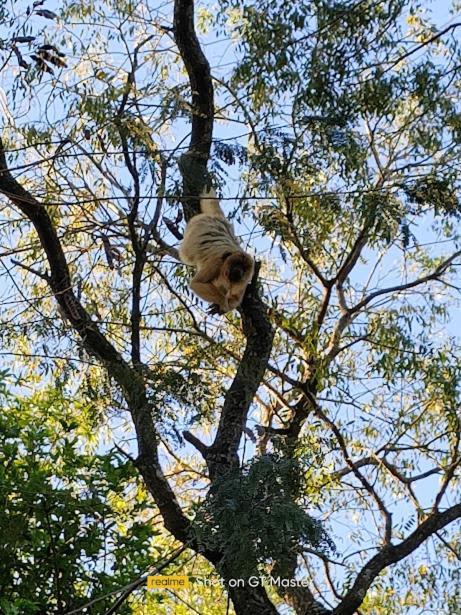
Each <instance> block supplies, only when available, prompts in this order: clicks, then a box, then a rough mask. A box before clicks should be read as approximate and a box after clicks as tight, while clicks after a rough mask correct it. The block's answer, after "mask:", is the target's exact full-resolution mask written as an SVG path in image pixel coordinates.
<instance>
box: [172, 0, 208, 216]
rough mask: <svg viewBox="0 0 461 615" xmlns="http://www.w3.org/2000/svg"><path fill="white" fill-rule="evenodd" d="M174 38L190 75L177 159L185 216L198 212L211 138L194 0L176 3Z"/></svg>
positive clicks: (205, 67)
mask: <svg viewBox="0 0 461 615" xmlns="http://www.w3.org/2000/svg"><path fill="white" fill-rule="evenodd" d="M174 38H175V41H176V44H177V46H178V49H179V53H180V55H181V58H182V61H183V62H184V66H185V67H186V70H187V74H188V76H189V83H190V87H191V91H192V132H191V138H190V142H189V149H188V151H187V152H186V153H185V154H183V156H182V157H181V160H180V168H181V174H182V177H183V194H185V195H188V196H187V198H185V197H183V206H184V215H185V218H186V220H189V219H190V218H191V217H192V216H193V215H194V214H196V213H199V211H200V203H199V198H198V197H199V195H200V193H201V191H202V188H203V185H204V184H205V182H206V179H207V163H208V158H209V156H210V149H211V139H212V136H213V120H214V96H213V81H212V78H211V71H210V65H209V63H208V60H207V59H206V57H205V54H204V53H203V51H202V49H201V47H200V43H199V40H198V38H197V34H196V33H195V25H194V0H175V5H174ZM189 195H197V196H189Z"/></svg>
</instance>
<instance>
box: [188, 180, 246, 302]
mask: <svg viewBox="0 0 461 615" xmlns="http://www.w3.org/2000/svg"><path fill="white" fill-rule="evenodd" d="M200 207H201V210H202V213H200V214H197V215H196V216H194V217H193V218H192V219H191V220H190V221H189V222H188V224H187V227H186V230H185V233H184V239H183V242H182V244H181V246H180V248H179V256H180V258H181V260H182V262H183V263H186V264H188V265H194V266H195V267H196V269H197V271H196V274H195V276H194V277H193V278H192V280H191V283H190V287H191V289H192V290H193V291H194V293H195V294H196V295H198V296H199V297H200V298H201V299H204V300H205V301H207V302H208V303H211V304H212V306H211V308H210V312H211V313H215V312H218V313H220V314H224V313H225V312H229V311H230V310H233V309H235V308H236V307H238V306H239V305H240V304H241V302H242V300H243V296H244V294H245V291H246V288H247V286H248V284H249V283H250V281H251V279H252V277H253V273H254V259H253V257H252V256H250V255H249V254H247V253H246V252H244V251H243V250H242V248H241V246H240V244H239V241H238V239H237V238H236V236H235V234H234V229H233V227H232V225H231V224H230V222H229V221H228V220H227V219H226V217H225V216H224V213H223V212H222V210H221V208H220V206H219V201H218V199H217V198H216V195H215V193H214V191H212V192H210V193H206V194H204V195H203V196H202V198H201V200H200Z"/></svg>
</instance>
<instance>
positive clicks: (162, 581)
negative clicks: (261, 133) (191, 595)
mask: <svg viewBox="0 0 461 615" xmlns="http://www.w3.org/2000/svg"><path fill="white" fill-rule="evenodd" d="M182 587H189V577H186V576H181V575H170V576H163V575H161V574H158V575H155V576H152V577H147V589H181V588H182Z"/></svg>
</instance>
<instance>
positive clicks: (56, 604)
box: [0, 390, 157, 615]
mask: <svg viewBox="0 0 461 615" xmlns="http://www.w3.org/2000/svg"><path fill="white" fill-rule="evenodd" d="M1 401H2V412H1V415H0V488H1V493H0V498H1V506H0V535H1V539H0V554H1V555H0V558H1V571H0V586H1V588H2V591H1V598H0V610H1V612H2V613H5V614H8V615H16V614H17V615H19V614H20V613H21V614H27V615H32V614H33V613H44V612H46V613H50V614H51V613H62V612H64V611H68V610H71V609H75V608H78V607H79V606H82V605H84V604H86V603H87V602H88V601H89V600H90V599H91V598H94V597H95V596H103V595H105V594H108V593H109V592H110V591H112V590H114V589H117V588H119V587H122V586H123V585H125V584H127V583H128V582H131V581H132V580H133V579H135V578H136V577H137V576H139V575H140V574H142V573H143V572H144V570H145V569H146V567H148V566H149V565H150V564H151V562H152V558H153V546H154V540H155V536H156V534H157V532H156V530H155V529H154V528H153V527H152V525H151V521H150V520H149V517H150V513H149V502H148V499H147V497H146V493H145V490H144V488H143V487H142V485H141V484H140V483H139V480H138V478H137V475H136V472H135V470H134V468H133V466H132V464H131V462H129V461H127V460H126V459H124V458H123V457H121V455H120V454H119V453H118V452H117V451H115V450H109V451H107V452H105V453H102V454H100V453H97V452H96V451H94V450H88V447H85V446H84V441H83V440H82V439H81V437H79V426H80V425H79V424H80V422H81V421H82V418H81V417H79V416H78V415H76V414H75V407H73V405H72V403H71V402H70V401H69V400H66V399H65V398H64V397H63V396H61V395H59V393H58V392H57V391H54V390H44V391H42V392H40V393H37V394H35V395H32V396H28V397H26V398H24V397H22V396H20V397H17V398H13V397H12V396H11V395H9V394H8V393H7V392H6V391H5V390H3V392H2V400H1ZM85 448H86V449H87V450H85ZM111 602H112V600H111V599H110V598H108V599H105V600H104V599H103V600H101V601H100V602H98V604H97V605H95V606H94V607H93V609H92V612H94V613H104V612H105V611H106V610H107V608H108V606H109V605H110V604H111ZM120 612H122V613H129V612H131V611H130V609H129V607H128V606H124V607H123V608H122V610H121V611H120Z"/></svg>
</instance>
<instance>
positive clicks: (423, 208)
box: [0, 0, 461, 615]
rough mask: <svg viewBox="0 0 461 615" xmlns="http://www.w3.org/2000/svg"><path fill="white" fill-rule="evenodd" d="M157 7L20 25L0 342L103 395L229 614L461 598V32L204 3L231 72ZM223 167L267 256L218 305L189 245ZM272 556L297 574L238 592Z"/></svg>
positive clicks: (67, 14) (70, 384)
mask: <svg viewBox="0 0 461 615" xmlns="http://www.w3.org/2000/svg"><path fill="white" fill-rule="evenodd" d="M167 7H168V9H171V14H173V13H174V17H173V19H171V15H169V13H168V11H167V12H164V11H165V8H162V7H160V8H158V7H154V6H152V5H150V4H142V5H139V6H136V5H135V4H132V3H131V2H119V1H117V2H107V3H104V2H101V3H94V4H92V5H88V4H87V3H80V2H72V3H68V4H66V5H64V6H63V7H62V12H61V14H60V16H59V18H58V16H57V15H56V14H55V13H54V12H51V11H49V10H48V9H46V8H44V7H43V6H42V3H39V4H37V3H35V6H33V7H30V8H28V9H27V11H25V13H24V14H22V13H21V12H20V10H19V9H18V14H17V15H13V16H12V17H11V20H10V28H11V32H10V33H9V34H8V36H5V41H8V49H9V50H11V49H13V51H14V53H11V52H10V51H9V52H8V53H7V54H6V55H5V59H4V62H5V66H6V67H10V71H9V72H8V71H7V73H6V74H7V78H6V80H5V83H6V84H7V85H8V88H9V89H8V92H7V96H6V99H5V102H4V106H5V111H6V113H5V115H4V128H3V137H2V145H1V149H0V170H1V175H0V192H1V193H2V194H3V195H4V197H5V200H4V214H3V216H4V218H3V220H2V229H3V230H2V232H3V237H4V239H3V241H4V244H6V245H5V246H4V249H3V253H2V258H3V259H4V264H3V268H4V272H5V288H6V289H7V290H6V291H5V292H8V293H10V294H9V295H8V300H7V302H6V303H5V307H4V317H3V319H4V328H3V337H4V344H5V345H6V346H7V348H8V352H9V353H13V354H14V356H17V355H19V356H21V357H22V361H23V363H22V364H23V366H24V367H23V370H24V371H23V373H22V374H21V376H22V378H23V382H27V379H28V378H29V379H30V378H32V379H33V380H34V381H38V384H40V385H41V386H47V387H49V386H50V385H51V386H55V387H61V388H62V387H64V390H66V391H67V392H68V393H69V394H72V395H73V396H74V397H75V399H77V400H79V399H80V400H91V403H92V407H94V411H95V416H94V418H93V420H94V427H93V428H94V429H97V427H98V426H99V427H100V428H103V426H104V424H105V423H106V424H107V422H108V424H109V426H110V427H111V428H112V429H113V438H114V439H115V440H116V442H117V445H118V446H119V447H120V450H121V451H123V452H124V454H125V457H126V458H127V459H128V460H129V461H130V463H132V464H133V468H134V469H136V471H137V472H138V473H139V476H140V477H142V479H143V481H144V484H145V486H146V488H147V490H148V491H149V493H150V496H151V498H152V503H153V504H152V505H153V506H155V508H156V509H157V510H158V511H159V513H160V515H161V518H162V522H163V525H164V528H165V530H166V531H167V532H168V533H169V534H171V536H173V537H174V539H175V540H176V541H178V543H180V544H181V545H183V546H184V547H187V548H188V550H189V551H191V552H192V553H195V554H200V556H201V558H203V559H202V561H206V562H208V564H209V565H211V566H212V567H214V569H215V570H216V571H217V572H218V573H219V574H220V575H221V577H222V578H223V579H224V581H225V583H226V584H227V589H228V592H229V595H230V598H231V600H232V603H233V607H234V610H235V612H236V613H238V614H240V613H248V612H254V613H261V614H266V613H275V612H277V610H276V607H277V605H278V604H279V603H282V602H283V603H285V604H288V605H290V606H291V607H292V608H293V609H294V611H295V612H296V613H334V614H335V615H346V614H348V613H354V612H358V611H359V612H361V613H366V612H369V613H395V612H401V611H403V610H404V609H406V608H407V607H411V605H412V604H413V605H414V604H416V605H418V606H424V605H428V606H430V607H432V608H436V607H440V608H441V609H445V610H446V612H450V613H451V612H456V610H457V609H458V608H459V607H460V596H459V590H456V587H458V586H459V583H458V582H457V581H458V577H459V572H458V567H457V566H455V565H454V563H456V561H455V560H458V561H459V559H460V557H461V555H460V545H459V532H458V533H457V530H456V527H459V518H460V517H461V503H460V501H459V495H457V494H456V487H457V484H458V481H459V468H460V460H461V458H460V450H459V444H460V424H459V421H460V417H459V400H458V397H459V375H458V374H459V359H460V348H459V342H458V340H457V338H456V336H455V335H454V328H453V327H454V326H455V325H456V318H455V316H452V314H451V311H452V310H453V308H454V306H455V305H456V300H457V292H458V290H459V289H458V287H457V281H456V276H455V270H456V266H457V265H458V264H459V262H460V257H461V250H460V247H459V238H458V234H457V221H458V218H459V213H460V207H459V201H458V196H457V191H458V190H459V180H458V174H459V164H460V157H459V149H460V126H461V124H460V117H461V116H460V108H459V89H460V83H461V82H460V79H459V76H460V53H459V41H458V39H457V33H458V32H459V26H460V24H459V23H458V22H454V21H453V20H451V21H450V22H448V23H447V24H444V25H441V26H434V25H432V24H431V22H430V16H429V14H428V13H427V12H425V11H423V9H422V8H421V7H420V6H419V5H418V4H416V3H415V4H413V3H412V4H409V3H403V2H402V1H401V0H398V1H397V0H389V1H388V2H386V3H385V4H378V5H377V4H376V3H374V2H372V1H371V0H370V1H365V2H364V1H363V0H360V1H358V2H356V3H355V4H340V3H333V4H326V3H323V2H317V1H314V2H311V3H305V4H304V3H301V4H300V3H286V2H284V3H281V2H278V1H277V0H255V1H254V2H252V3H248V2H240V1H239V0H232V1H230V0H229V1H226V2H222V3H220V6H219V10H217V11H216V12H215V14H213V13H212V12H211V11H210V9H209V7H207V6H204V7H200V11H199V13H198V22H199V24H200V27H201V28H202V30H203V34H204V36H205V34H206V28H207V27H210V28H211V33H209V34H208V37H211V36H212V33H216V35H218V33H221V34H223V35H225V36H227V37H230V40H231V41H237V43H236V44H235V47H234V48H233V56H232V62H231V64H232V66H231V68H230V69H229V68H228V67H227V66H225V67H224V70H221V71H220V67H219V62H218V64H217V66H215V67H210V63H209V60H208V59H207V56H208V57H210V56H211V55H212V51H211V50H212V49H213V45H212V44H211V43H213V44H214V43H215V42H216V41H213V40H210V38H205V39H204V42H202V43H201V42H200V41H199V39H198V37H197V33H196V29H195V18H194V3H193V1H192V0H175V2H174V5H173V6H172V5H167ZM89 15H91V18H89ZM39 18H40V19H47V20H49V21H50V22H54V21H57V26H56V28H55V30H53V29H52V28H47V29H46V30H43V31H41V30H40V29H39V28H40V25H39V23H38V21H36V20H38V19H39ZM207 24H208V26H207ZM218 41H219V39H218ZM207 43H210V44H209V45H208V44H207ZM204 44H206V46H204ZM216 44H217V45H222V43H219V42H216ZM3 47H4V49H5V48H7V46H6V45H5V43H4V46H3ZM219 48H222V47H219ZM204 50H205V52H206V53H205V52H204ZM224 52H225V49H223V53H224ZM183 69H185V74H184V71H183ZM35 101H38V105H39V107H38V108H36V107H34V106H33V102H35ZM43 105H46V108H45V107H43ZM189 121H190V126H189V124H188V123H187V122H189ZM235 126H236V127H239V126H240V127H241V126H243V132H244V133H245V134H244V135H242V131H240V132H238V131H237V130H235V128H234V127H235ZM218 131H220V132H219V133H218ZM217 133H218V134H219V135H220V136H216V134H217ZM213 135H215V136H213ZM236 171H237V172H238V175H239V177H240V178H241V179H240V180H239V182H237V181H235V180H234V181H232V180H231V177H232V175H231V174H232V173H234V174H235V172H236ZM210 179H211V180H212V181H213V182H214V183H216V184H218V186H220V187H221V188H222V189H223V192H224V195H229V194H231V195H232V198H231V199H229V200H231V201H233V200H234V199H235V200H237V202H238V206H237V207H236V211H235V212H234V214H235V216H236V219H237V221H239V222H241V224H242V226H241V228H242V229H243V228H244V225H247V228H248V225H252V226H253V230H252V231H251V233H250V239H251V240H253V241H250V242H249V243H253V245H254V246H255V247H256V249H257V252H258V259H259V261H260V269H258V272H257V275H256V276H255V279H254V280H253V282H252V284H251V286H250V287H249V289H248V292H247V294H246V296H245V300H244V302H243V304H242V306H241V309H240V310H239V313H238V314H237V313H233V314H231V315H228V316H226V317H224V318H209V317H206V316H205V315H204V312H203V309H202V306H201V305H200V303H199V302H198V301H197V300H196V299H195V298H194V297H193V296H192V295H191V294H190V292H189V291H188V289H187V283H186V280H187V276H188V272H187V271H186V269H185V268H184V267H183V266H181V265H180V264H179V263H178V260H177V251H176V248H175V245H174V244H175V242H176V239H177V238H178V236H180V227H181V225H182V220H181V216H180V215H179V214H178V212H179V211H183V213H184V218H185V220H186V221H187V220H188V219H190V217H191V216H193V215H194V214H195V213H197V212H198V211H199V201H198V195H199V194H200V191H201V189H202V187H203V186H204V185H205V184H206V183H209V181H210ZM225 186H227V187H228V188H227V189H224V188H225ZM240 186H241V187H242V188H243V189H244V192H240V193H239V194H242V195H243V196H240V197H238V199H236V194H237V190H238V189H239V188H240ZM227 198H229V197H227ZM179 200H180V201H181V204H182V207H181V208H180V206H179ZM256 238H257V239H256ZM268 239H269V240H270V241H268ZM12 256H13V257H14V258H10V257H12ZM8 258H10V260H8ZM5 259H6V261H5ZM58 313H59V315H60V316H59V319H58V317H57V316H56V314H58ZM27 357H28V358H29V361H27V360H26V359H27ZM40 370H41V371H40ZM128 415H129V416H130V417H131V422H129V423H127V424H126V429H127V434H126V435H123V434H122V435H119V434H118V433H117V430H116V429H115V424H116V421H117V420H118V421H120V420H122V421H125V420H126V421H128V419H127V416H128ZM108 419H109V421H108ZM255 421H256V423H257V424H256V425H254V422H255ZM207 431H211V434H212V435H211V444H208V445H207V444H205V443H204V441H205V438H206V437H207ZM132 434H134V435H135V437H136V447H133V446H132V445H130V436H131V435H132ZM242 440H243V441H244V444H243V446H242ZM184 443H187V445H186V446H185V447H184V448H183V449H182V451H183V453H184V455H183V456H182V458H181V457H178V454H177V453H176V452H175V451H174V449H175V447H176V446H178V444H184ZM135 448H136V450H134V449H135ZM192 450H193V451H195V454H194V455H191V451H192ZM172 466H174V468H175V469H176V470H177V475H176V473H175V476H172V477H171V478H170V479H169V478H167V474H168V473H169V472H170V469H171V467H172ZM186 486H187V487H189V488H190V489H191V492H190V494H191V495H190V497H186V496H185V495H184V493H186V490H185V487H186ZM203 490H205V495H203ZM200 493H201V494H202V495H201V496H200ZM316 509H319V511H320V513H319V514H314V511H315V510H316ZM256 521H257V522H256ZM457 523H458V526H457ZM352 524H353V527H354V529H352ZM344 526H346V527H347V528H348V530H349V531H350V533H349V534H347V535H346V534H345V531H344V529H342V530H340V528H341V527H342V528H344ZM333 544H335V545H336V552H335V547H334V546H333ZM423 545H424V547H425V553H424V556H423V557H422V558H421V550H418V549H419V548H420V547H422V546H423ZM440 557H443V558H444V562H445V563H444V566H443V567H440V568H438V569H437V570H435V569H434V568H432V569H431V568H430V562H434V561H436V559H437V558H440ZM268 569H270V570H271V573H272V575H273V576H274V577H277V576H280V577H283V578H286V579H289V578H295V575H298V576H299V575H307V577H306V578H307V580H308V583H307V584H304V585H301V584H298V585H297V586H286V587H285V586H283V587H277V588H276V589H277V593H278V596H277V595H276V594H275V592H274V590H273V588H270V587H268V586H267V585H266V586H264V585H258V586H256V587H252V586H251V585H250V584H249V583H246V584H244V585H242V586H238V585H235V584H233V583H232V579H235V578H236V577H238V576H242V577H243V578H244V579H246V580H248V577H249V576H251V574H256V573H257V572H259V573H261V572H262V571H264V570H266V571H267V570H268ZM415 570H417V573H415ZM323 572H324V573H325V578H326V581H324V580H323V579H322V577H321V576H320V575H321V574H322V573H323ZM409 584H410V585H409ZM139 587H140V584H139V582H138V581H136V580H135V581H134V584H133V585H130V586H129V587H128V588H126V587H125V588H122V589H121V590H120V592H119V593H120V596H119V597H118V598H117V602H116V603H115V604H114V606H113V608H114V609H115V608H119V607H120V608H122V607H123V605H126V604H127V601H129V600H130V599H132V597H133V592H135V590H137V589H138V588H139ZM409 587H410V589H409ZM78 604H80V602H79V603H78ZM59 608H60V607H59V602H58V603H57V607H56V612H64V611H63V610H62V609H61V610H59ZM123 608H125V607H123ZM110 612H113V610H112V611H110Z"/></svg>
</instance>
